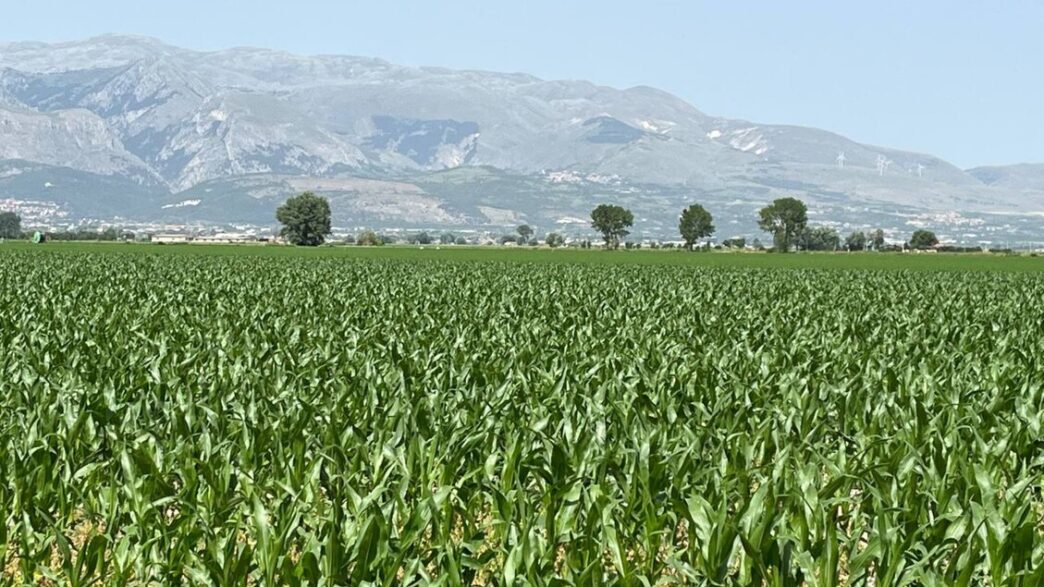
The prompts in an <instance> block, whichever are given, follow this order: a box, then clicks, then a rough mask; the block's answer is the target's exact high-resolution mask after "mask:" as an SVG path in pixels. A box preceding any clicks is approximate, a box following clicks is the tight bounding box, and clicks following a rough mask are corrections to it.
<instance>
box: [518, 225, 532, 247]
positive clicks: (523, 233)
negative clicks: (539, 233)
mask: <svg viewBox="0 0 1044 587" xmlns="http://www.w3.org/2000/svg"><path fill="white" fill-rule="evenodd" d="M515 230H516V231H517V232H518V236H520V237H522V238H521V239H520V240H519V243H518V244H520V245H523V244H526V243H528V242H529V237H531V236H533V227H532V226H530V225H528V224H523V225H522V226H519V227H518V228H516V229H515Z"/></svg>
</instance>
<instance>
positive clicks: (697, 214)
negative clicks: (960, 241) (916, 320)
mask: <svg viewBox="0 0 1044 587" xmlns="http://www.w3.org/2000/svg"><path fill="white" fill-rule="evenodd" d="M633 225H634V214H632V213H631V211H630V210H628V209H626V208H623V207H622V206H616V205H612V204H602V205H601V206H598V207H597V208H595V209H594V210H593V211H592V212H591V227H592V228H594V229H595V230H597V231H598V232H600V233H602V238H603V240H605V246H606V247H607V248H610V249H616V248H618V247H619V246H620V242H621V240H622V239H623V238H624V237H626V236H627V235H628V234H630V231H629V229H630V228H631V226H633ZM758 227H759V228H761V229H762V230H764V231H765V232H768V233H770V234H771V235H772V240H773V247H774V248H775V249H776V250H777V251H783V252H786V251H790V250H792V249H795V248H796V249H801V250H808V251H836V250H839V249H841V248H842V243H841V237H840V235H838V233H837V231H836V230H834V229H833V228H829V227H825V226H819V227H811V226H809V225H808V207H807V206H806V205H805V203H804V202H802V201H801V200H798V199H796V198H779V199H777V200H775V201H773V202H772V203H771V204H769V205H768V206H765V207H764V208H762V209H761V211H760V212H759V213H758ZM678 232H679V233H681V237H682V239H683V240H684V241H685V246H686V247H687V248H689V249H692V248H694V247H695V246H696V243H698V242H699V241H701V240H703V239H706V238H709V237H710V236H711V235H713V234H714V218H713V217H712V216H711V214H710V212H708V211H707V209H706V208H704V207H703V206H701V205H699V204H693V205H691V206H689V207H688V208H686V209H684V210H682V213H681V216H680V217H679V220H678ZM737 244H739V241H738V240H737V239H729V241H728V246H735V245H737ZM745 244H746V241H745V239H744V240H743V244H739V246H740V247H742V246H744V245H745ZM937 244H939V239H938V238H936V236H935V234H934V233H933V232H931V231H929V230H918V231H916V232H914V234H913V237H912V238H911V239H910V246H911V247H912V248H915V249H927V248H931V247H934V246H935V245H937ZM884 247H885V238H884V231H882V230H880V229H878V230H875V231H873V232H872V233H870V234H869V235H867V234H866V233H864V232H862V231H858V232H853V233H852V234H850V235H848V237H847V238H845V241H844V247H843V248H845V249H848V250H854V251H859V250H868V249H871V248H872V249H873V250H882V249H883V248H884Z"/></svg>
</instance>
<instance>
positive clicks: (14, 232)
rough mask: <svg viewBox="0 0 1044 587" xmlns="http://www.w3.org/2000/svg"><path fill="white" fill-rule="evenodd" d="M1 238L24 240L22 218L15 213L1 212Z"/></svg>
mask: <svg viewBox="0 0 1044 587" xmlns="http://www.w3.org/2000/svg"><path fill="white" fill-rule="evenodd" d="M0 238H22V217H21V216H19V215H17V214H15V213H14V212H0Z"/></svg>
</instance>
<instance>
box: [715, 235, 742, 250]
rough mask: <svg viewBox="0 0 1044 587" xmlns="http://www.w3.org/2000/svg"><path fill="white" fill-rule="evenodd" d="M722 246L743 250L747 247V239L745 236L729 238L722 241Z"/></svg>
mask: <svg viewBox="0 0 1044 587" xmlns="http://www.w3.org/2000/svg"><path fill="white" fill-rule="evenodd" d="M721 246H723V247H726V248H729V249H742V248H744V247H746V246H747V238H746V237H743V236H736V237H732V238H727V239H725V240H723V241H721Z"/></svg>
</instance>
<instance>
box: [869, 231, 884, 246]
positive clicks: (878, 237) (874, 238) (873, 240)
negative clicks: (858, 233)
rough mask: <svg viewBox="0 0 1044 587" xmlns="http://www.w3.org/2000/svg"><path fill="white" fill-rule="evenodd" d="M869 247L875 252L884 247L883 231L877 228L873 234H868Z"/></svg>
mask: <svg viewBox="0 0 1044 587" xmlns="http://www.w3.org/2000/svg"><path fill="white" fill-rule="evenodd" d="M870 246H872V247H873V248H874V250H875V251H880V250H881V248H882V247H884V246H885V238H884V231H883V230H881V229H880V228H878V229H877V230H875V231H874V232H872V233H870Z"/></svg>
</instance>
